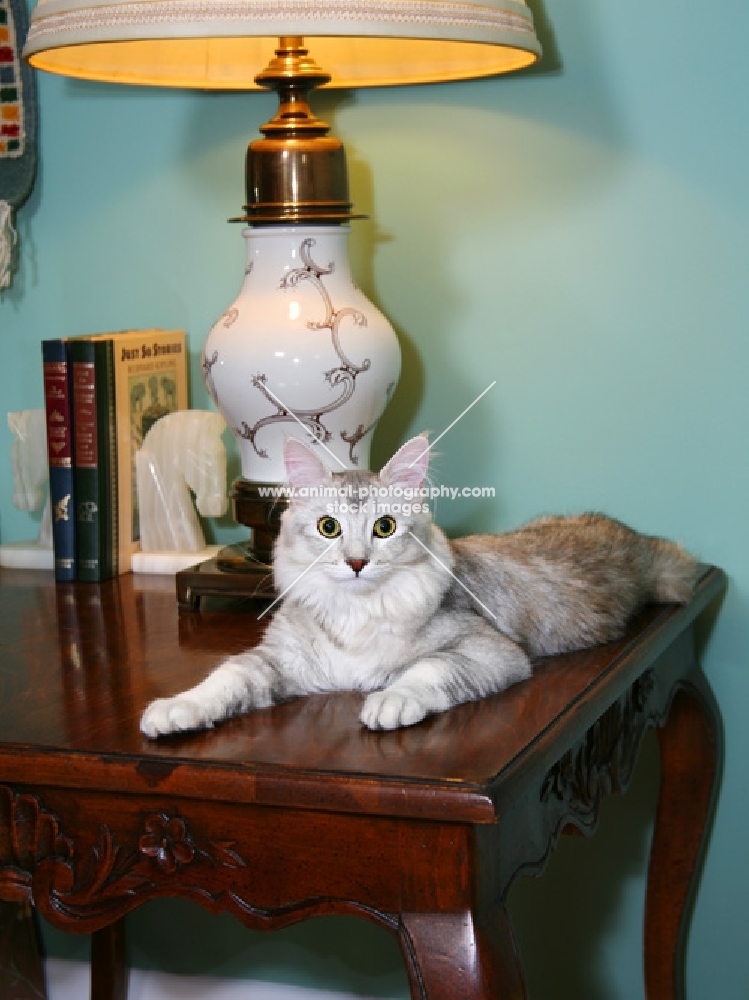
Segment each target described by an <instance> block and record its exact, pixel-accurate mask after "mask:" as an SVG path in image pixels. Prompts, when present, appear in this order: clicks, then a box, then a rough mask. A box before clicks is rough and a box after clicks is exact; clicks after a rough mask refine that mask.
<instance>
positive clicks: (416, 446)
mask: <svg viewBox="0 0 749 1000" xmlns="http://www.w3.org/2000/svg"><path fill="white" fill-rule="evenodd" d="M428 468H429V439H428V438H427V436H426V435H425V434H419V435H418V437H415V438H411V440H410V441H406V443H405V444H404V445H403V446H402V447H401V448H399V449H398V451H396V453H395V454H394V455H393V457H392V458H391V459H390V461H389V462H388V463H387V465H386V466H384V468H383V469H382V470H381V472H380V480H381V482H383V483H385V484H386V485H387V486H394V485H395V484H396V483H397V484H398V485H399V486H415V487H419V486H421V484H422V483H423V482H424V480H425V479H426V475H427V470H428Z"/></svg>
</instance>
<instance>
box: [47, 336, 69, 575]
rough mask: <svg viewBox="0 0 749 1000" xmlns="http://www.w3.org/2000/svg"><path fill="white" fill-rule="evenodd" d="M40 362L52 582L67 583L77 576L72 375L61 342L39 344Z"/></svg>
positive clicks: (64, 345)
mask: <svg viewBox="0 0 749 1000" xmlns="http://www.w3.org/2000/svg"><path fill="white" fill-rule="evenodd" d="M42 363H43V367H44V408H45V411H46V416H47V454H48V458H49V496H50V504H51V507H52V544H53V548H54V556H55V579H56V580H60V581H70V580H75V579H76V575H77V572H76V570H77V568H76V553H75V496H74V485H73V406H72V404H73V392H72V374H73V373H72V368H71V366H70V363H69V361H68V351H67V345H66V343H65V341H64V340H60V339H58V340H44V341H42Z"/></svg>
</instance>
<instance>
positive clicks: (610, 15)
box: [0, 0, 749, 1000]
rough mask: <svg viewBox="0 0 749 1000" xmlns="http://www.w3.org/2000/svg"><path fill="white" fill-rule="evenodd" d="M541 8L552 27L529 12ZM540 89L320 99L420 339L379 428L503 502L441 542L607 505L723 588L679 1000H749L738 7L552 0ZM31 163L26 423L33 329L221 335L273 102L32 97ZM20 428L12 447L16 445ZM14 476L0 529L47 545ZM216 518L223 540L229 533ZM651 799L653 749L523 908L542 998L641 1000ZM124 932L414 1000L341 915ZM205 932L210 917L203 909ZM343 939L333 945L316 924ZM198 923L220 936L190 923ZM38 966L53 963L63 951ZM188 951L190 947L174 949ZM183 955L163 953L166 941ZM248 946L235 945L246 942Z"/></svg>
mask: <svg viewBox="0 0 749 1000" xmlns="http://www.w3.org/2000/svg"><path fill="white" fill-rule="evenodd" d="M537 9H538V8H537ZM542 16H543V21H544V23H545V24H547V25H549V26H550V29H549V30H550V31H551V32H553V38H551V37H550V36H549V33H548V30H547V37H546V39H545V40H546V42H547V50H548V51H550V52H551V54H552V56H551V59H550V60H549V64H548V65H547V69H546V71H545V72H537V73H530V74H526V75H519V76H516V77H512V78H505V79H496V80H485V81H480V82H472V83H466V84H451V85H440V86H433V87H422V88H414V89H399V90H396V89H391V90H382V91H374V90H372V91H359V92H356V93H346V94H343V95H336V94H328V95H321V96H322V100H321V101H320V102H319V104H318V110H319V111H320V112H321V113H323V115H324V116H328V117H329V119H330V120H332V121H333V123H334V128H335V132H336V133H337V134H338V135H339V136H340V137H341V138H342V139H343V140H344V141H345V143H346V145H347V148H348V150H349V157H350V161H351V179H352V188H353V195H354V198H355V200H356V202H357V206H358V208H359V209H360V210H363V211H366V212H368V213H369V214H370V215H371V221H369V222H367V223H360V224H359V225H358V226H357V228H356V231H355V234H354V236H353V237H352V242H353V256H354V264H355V269H356V271H357V274H358V276H359V279H360V282H361V284H362V286H363V287H364V289H365V291H367V293H368V294H370V295H371V296H372V297H373V298H374V299H375V300H376V301H377V302H378V304H379V305H380V307H381V308H382V309H383V311H384V312H385V313H386V314H387V315H388V316H389V317H390V318H391V320H392V321H393V323H394V325H395V326H396V328H397V330H398V332H399V334H400V336H401V340H402V345H403V351H404V358H405V372H404V376H403V379H402V382H401V385H400V387H399V390H398V393H397V399H396V402H395V403H394V405H393V407H392V409H391V410H390V412H389V413H388V416H387V418H386V419H385V421H383V424H382V426H381V428H380V431H379V438H378V442H377V448H376V457H377V458H379V459H382V458H384V457H385V456H386V454H387V453H388V452H389V451H390V450H391V449H392V448H393V447H394V446H395V445H396V444H397V443H398V442H399V441H400V440H402V439H403V438H404V436H406V435H408V434H409V433H411V432H415V431H418V430H421V429H423V428H427V429H430V430H432V431H434V432H435V433H437V432H439V431H441V430H442V428H444V427H445V426H447V424H448V423H449V422H450V421H451V420H452V419H453V418H454V417H455V416H457V414H458V413H459V412H460V411H461V410H462V409H463V408H464V407H465V406H467V405H468V403H470V402H471V400H472V399H473V398H474V397H475V396H476V395H478V393H479V392H480V391H481V390H483V389H484V388H485V387H486V386H487V385H488V384H489V383H490V382H491V381H492V380H494V379H496V380H497V385H496V386H495V387H494V389H492V391H491V392H490V393H488V395H487V396H486V397H485V398H484V399H483V400H482V401H481V403H480V404H479V405H478V406H477V407H476V408H475V409H474V410H472V411H471V413H470V414H469V415H468V416H467V417H466V418H464V420H462V421H461V422H460V423H459V424H458V425H457V426H456V427H455V428H454V429H453V430H452V431H451V432H450V434H449V435H448V436H446V437H445V438H444V439H443V440H442V441H441V442H440V445H439V447H438V450H439V451H440V453H441V457H440V459H439V467H438V468H437V470H436V472H437V475H438V476H439V478H440V479H442V481H444V482H446V483H454V484H469V485H490V486H495V487H496V498H495V500H494V501H486V500H475V501H468V500H466V501H462V502H460V503H453V504H443V505H442V506H441V507H440V508H439V510H438V517H439V519H440V521H441V522H442V523H443V524H444V525H446V526H447V527H448V528H450V529H451V530H454V531H463V530H476V529H479V528H481V529H487V528H489V529H503V528H508V527H511V526H513V525H515V524H517V523H518V522H520V521H522V520H524V519H526V518H528V517H530V516H532V515H534V514H536V513H539V512H565V511H574V510H579V509H585V508H595V509H600V510H604V511H606V512H608V513H610V514H612V515H616V516H618V517H621V518H623V519H625V520H627V521H629V522H630V523H632V524H633V525H634V526H636V527H638V528H640V529H643V530H646V531H651V532H658V533H663V534H668V535H671V536H674V537H676V538H679V539H681V540H682V541H683V542H684V543H685V544H686V545H687V546H689V547H690V548H691V549H692V550H693V551H694V552H696V553H698V554H699V555H700V556H701V557H702V558H703V559H705V560H706V561H710V562H714V563H717V564H719V565H721V566H723V567H724V568H725V569H726V571H727V572H728V574H729V577H730V588H729V591H728V594H727V596H726V598H725V601H724V603H723V606H722V608H721V611H720V614H719V617H718V620H717V624H716V626H715V628H714V630H713V632H712V634H711V636H710V637H709V641H708V643H707V648H706V653H705V666H706V670H707V672H708V675H709V677H710V679H711V682H712V684H713V687H714V689H715V692H716V695H717V698H718V701H719V703H720V705H721V708H722V712H723V717H724V722H725V732H726V739H727V753H726V765H725V775H724V782H723V790H722V796H721V801H720V806H719V810H718V815H717V820H716V824H715V828H714V832H713V836H712V841H711V846H710V851H709V856H708V858H707V862H706V865H705V869H704V875H703V879H702V884H701V889H700V894H699V898H698V901H697V905H696V909H695V914H694V919H693V924H692V931H691V939H690V949H689V960H688V985H689V991H690V992H689V995H690V997H692V998H695V1000H713V998H715V997H716V996H718V995H719V996H720V997H721V1000H739V998H741V1000H743V998H745V997H746V996H747V995H749V958H748V957H747V947H746V944H747V939H746V919H747V918H746V911H747V906H749V873H748V872H747V867H746V864H745V863H744V861H743V859H744V857H745V844H746V830H747V829H748V828H749V796H747V795H746V791H745V773H746V772H745V770H744V769H745V767H746V765H747V762H748V761H749V727H747V725H746V719H747V717H749V670H747V647H748V646H749V620H748V616H747V600H748V593H749V532H748V531H747V528H746V522H747V511H749V461H748V454H747V446H748V442H749V434H748V431H749V391H747V382H748V381H749V291H747V289H748V288H749V281H748V280H747V261H748V260H749V116H747V111H746V109H747V99H748V98H749V64H748V63H747V60H746V39H747V38H749V7H747V5H746V4H745V3H744V2H742V0H725V2H724V3H723V4H722V5H721V6H720V7H718V8H710V9H708V8H706V7H705V6H704V5H703V4H698V3H697V0H682V2H681V3H676V2H675V0H663V2H661V3H658V4H652V3H648V2H646V0H631V2H630V3H626V4H623V3H618V4H611V3H607V2H603V0H598V2H594V0H548V2H547V3H546V4H545V8H544V11H543V15H542ZM39 87H40V105H41V107H40V111H41V131H40V137H41V159H40V171H39V177H38V181H37V185H36V188H35V190H34V193H33V195H32V197H31V198H30V200H29V202H28V203H27V204H26V206H25V207H24V209H23V210H22V212H21V213H20V217H19V220H18V221H19V231H20V236H21V240H22V247H23V251H22V258H21V262H20V270H19V272H18V274H17V275H16V279H15V283H14V286H13V289H12V290H11V292H10V293H8V294H6V295H4V297H3V300H2V303H1V304H0V342H1V344H2V348H3V350H4V358H5V363H4V364H3V365H1V366H0V399H2V406H3V407H4V408H5V409H7V410H14V409H21V408H24V407H30V406H39V405H41V403H42V391H41V380H40V369H39V341H40V340H41V339H42V337H45V336H46V337H50V336H59V335H66V334H77V333H85V332H89V331H96V330H108V329H117V328H121V327H129V326H138V325H149V326H150V325H163V326H171V325H179V326H184V327H185V329H186V330H187V331H188V336H189V340H190V349H191V359H192V370H193V397H192V398H193V404H194V405H196V406H203V405H205V403H206V396H205V392H204V390H203V389H202V387H201V386H200V384H199V379H198V374H197V368H198V363H197V362H198V356H199V351H200V346H201V343H202V340H203V337H204V335H205V333H206V331H207V330H208V328H209V327H210V326H211V324H212V322H213V321H214V319H215V318H216V316H217V315H218V314H219V313H220V312H221V311H222V310H223V308H224V307H225V305H226V304H228V302H229V301H230V300H231V299H232V298H233V297H234V295H235V293H236V291H237V288H238V286H239V283H240V281H241V277H242V272H243V266H244V249H243V241H242V239H241V236H240V232H239V230H238V228H236V227H230V226H228V225H226V223H225V221H224V220H225V219H226V218H227V217H229V216H230V215H232V214H234V213H235V212H236V211H237V209H238V207H239V205H240V204H241V202H242V184H243V155H244V147H245V145H246V142H247V140H248V138H250V137H252V136H254V135H255V134H256V131H257V127H258V125H259V124H260V123H261V122H262V121H264V120H265V119H266V118H267V117H269V115H270V114H271V112H272V107H273V100H272V98H271V97H269V96H266V95H250V96H241V95H192V94H185V93H168V92H159V91H151V90H142V91H135V90H127V89H123V88H117V87H105V86H97V85H91V84H84V83H75V82H71V81H66V80H60V79H54V78H49V77H44V78H40V79H39ZM9 448H10V441H9V437H8V433H7V431H6V430H5V428H4V427H3V428H0V456H2V455H8V453H9ZM1 468H2V471H0V477H2V479H1V483H0V485H2V489H0V531H1V533H2V540H4V541H7V540H17V539H20V538H23V537H30V536H31V535H32V534H33V533H34V532H35V530H36V528H35V522H34V521H33V519H32V518H31V517H30V516H29V515H27V514H22V513H19V512H16V511H14V510H13V508H12V505H11V502H10V495H11V479H10V472H9V463H8V462H7V460H5V461H3V462H2V466H1ZM230 534H231V529H230V528H229V527H225V528H221V529H220V530H219V535H227V536H228V535H230ZM656 788H657V753H656V751H655V748H654V744H653V742H652V741H649V742H648V746H647V748H646V753H645V754H644V756H643V759H642V762H641V765H640V767H639V768H638V772H637V775H636V778H635V782H634V787H633V789H632V790H631V791H630V792H629V793H628V795H627V796H626V797H625V798H623V799H621V800H616V801H612V802H610V803H608V807H607V809H606V811H605V813H604V817H603V825H602V830H601V833H600V835H599V837H597V838H596V839H595V840H594V841H592V842H586V841H582V840H581V841H574V842H572V841H570V842H569V843H565V844H564V845H562V847H561V848H560V851H559V852H558V853H557V855H556V856H555V858H554V859H553V861H552V863H551V866H550V869H549V872H548V873H547V877H546V878H544V879H542V880H540V881H537V882H535V881H534V882H528V883H523V884H521V885H519V886H518V888H517V890H516V891H515V892H514V895H513V899H512V905H513V910H514V912H515V915H516V918H517V921H518V925H519V927H520V931H521V942H522V948H523V952H524V954H525V956H526V958H527V961H528V963H529V965H530V966H531V968H532V972H531V977H530V978H531V983H532V995H533V996H534V998H536V1000H539V998H548V1000H559V998H560V997H574V998H575V1000H580V998H583V1000H598V998H600V1000H603V998H606V1000H610V998H617V1000H618V998H621V1000H633V998H636V997H638V996H641V995H642V976H641V970H640V958H639V955H640V916H639V915H640V908H641V905H642V897H643V889H644V868H645V863H646V857H647V847H648V838H649V833H650V819H649V817H650V815H651V810H652V802H653V796H654V794H656ZM160 907H161V908H159V907H155V908H153V909H151V910H149V909H146V910H145V911H144V913H143V914H142V915H140V916H136V917H135V918H133V920H132V921H131V930H132V935H133V940H134V952H135V958H136V960H137V961H140V962H143V963H144V964H148V963H152V964H153V963H155V964H158V963H159V961H161V957H162V956H163V960H164V964H168V963H169V962H171V966H170V967H172V968H179V967H182V968H188V967H189V968H197V967H198V966H199V967H201V968H203V969H205V970H206V971H207V970H209V969H210V967H211V962H212V958H211V955H213V956H215V963H216V968H217V970H218V971H219V972H221V971H223V972H225V973H226V974H230V975H255V976H258V977H264V978H275V979H279V980H283V979H284V978H285V977H287V976H288V977H293V976H298V977H301V979H300V981H305V982H308V983H310V984H312V985H318V986H320V987H321V988H322V987H328V988H333V989H334V988H340V989H344V988H350V989H352V990H353V989H357V990H359V991H360V992H362V993H370V994H372V995H381V996H404V995H405V979H404V977H403V974H402V971H401V970H400V968H399V959H398V956H397V953H396V952H395V950H394V949H393V947H392V946H391V943H390V942H389V940H388V939H384V938H383V937H382V936H381V934H380V932H379V931H376V930H375V929H372V928H368V927H366V926H365V927H363V928H361V927H360V926H359V925H357V924H354V923H353V922H349V921H343V922H339V923H336V924H335V925H334V927H333V930H334V932H335V933H330V925H325V924H321V925H319V927H320V928H321V929H320V930H316V929H315V925H310V928H311V929H306V928H295V929H291V930H290V931H286V932H283V934H282V935H281V936H280V937H279V938H278V939H276V940H275V941H274V939H272V938H264V937H263V938H258V937H257V936H252V935H248V934H246V932H244V931H241V933H240V932H237V933H236V934H235V933H233V932H232V931H231V930H230V928H229V926H228V922H226V923H223V922H220V923H218V924H216V925H214V926H215V927H216V930H214V931H212V932H210V934H211V935H212V936H210V937H209V940H208V944H207V946H206V947H205V948H204V949H203V950H202V951H201V952H198V951H196V949H195V948H193V946H192V942H193V938H197V937H198V931H197V928H198V927H201V928H202V923H200V924H199V923H197V922H196V921H197V918H196V919H195V920H193V918H192V916H191V914H192V913H193V911H192V910H190V909H188V908H187V907H184V906H181V907H180V906H178V907H176V908H175V907H174V906H172V907H171V908H169V906H168V905H167V904H160ZM200 920H201V921H203V922H204V923H205V924H206V925H207V926H211V924H210V921H208V920H207V919H206V920H203V918H202V917H201V918H200ZM324 930H326V931H327V932H326V933H323V931H324ZM201 933H202V931H201ZM48 940H49V941H50V942H51V947H53V948H62V944H61V943H60V939H59V938H58V937H57V936H55V935H49V938H48ZM180 941H186V942H187V947H186V948H181V947H178V942H180ZM170 942H171V943H170ZM245 942H249V944H248V945H247V948H248V950H246V951H245V950H244V948H245Z"/></svg>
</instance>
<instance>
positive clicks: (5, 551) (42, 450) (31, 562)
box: [0, 409, 52, 569]
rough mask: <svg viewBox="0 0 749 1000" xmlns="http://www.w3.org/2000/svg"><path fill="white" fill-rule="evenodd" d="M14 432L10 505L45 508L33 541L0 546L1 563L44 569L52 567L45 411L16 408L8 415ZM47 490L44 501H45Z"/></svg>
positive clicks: (25, 508)
mask: <svg viewBox="0 0 749 1000" xmlns="http://www.w3.org/2000/svg"><path fill="white" fill-rule="evenodd" d="M8 427H9V428H10V430H11V433H12V434H13V443H12V445H11V450H10V464H11V469H12V471H13V506H14V507H17V508H18V510H27V511H34V510H38V509H39V508H40V507H41V506H42V503H44V511H43V513H42V520H41V524H40V526H39V534H38V535H37V539H36V542H15V543H11V544H6V545H3V546H1V547H0V548H1V549H2V551H0V565H3V566H16V567H19V568H21V567H26V568H33V569H47V568H50V567H51V566H52V511H51V507H50V500H49V491H48V490H47V481H48V479H49V469H48V466H47V425H46V422H45V416H44V410H43V409H39V410H16V411H15V412H13V413H9V414H8ZM45 493H46V503H45V502H44V500H45Z"/></svg>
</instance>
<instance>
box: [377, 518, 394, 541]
mask: <svg viewBox="0 0 749 1000" xmlns="http://www.w3.org/2000/svg"><path fill="white" fill-rule="evenodd" d="M394 531H395V519H394V518H392V517H378V518H377V520H376V521H375V523H374V527H373V528H372V534H373V535H375V536H376V537H377V538H389V537H390V536H391V535H392V534H393V533H394Z"/></svg>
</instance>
